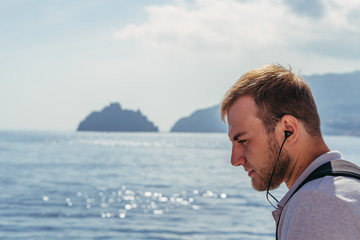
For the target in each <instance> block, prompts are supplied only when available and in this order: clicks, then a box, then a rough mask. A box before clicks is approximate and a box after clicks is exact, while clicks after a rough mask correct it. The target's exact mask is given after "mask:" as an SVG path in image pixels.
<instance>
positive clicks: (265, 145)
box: [227, 96, 290, 191]
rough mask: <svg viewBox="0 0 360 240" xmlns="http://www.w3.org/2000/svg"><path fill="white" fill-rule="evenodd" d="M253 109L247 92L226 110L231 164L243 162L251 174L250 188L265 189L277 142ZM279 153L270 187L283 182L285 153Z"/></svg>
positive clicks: (252, 102)
mask: <svg viewBox="0 0 360 240" xmlns="http://www.w3.org/2000/svg"><path fill="white" fill-rule="evenodd" d="M256 113H257V106H256V103H255V101H254V100H253V98H252V97H250V96H243V97H240V98H239V99H238V100H236V101H235V103H234V104H233V105H232V106H231V107H230V109H229V111H228V115H227V120H228V123H229V138H230V140H231V142H232V153H231V164H232V165H233V166H243V167H244V169H245V171H246V172H247V173H248V176H249V177H250V178H251V182H252V186H253V188H254V189H255V190H258V191H264V190H266V189H267V186H268V183H269V180H270V176H271V173H272V171H273V167H274V165H275V162H276V159H277V155H278V151H279V149H280V146H279V143H278V142H277V141H276V138H275V135H274V134H267V132H266V129H265V127H264V124H263V122H262V120H261V119H259V118H258V117H257V114H256ZM281 156H282V157H281V158H280V159H279V162H278V164H277V167H276V170H275V173H274V176H273V179H272V182H271V183H272V184H271V188H270V189H273V188H276V187H278V186H279V185H280V184H281V182H283V179H284V176H285V173H286V169H287V167H288V165H289V161H290V158H289V155H288V154H286V152H283V153H282V154H281Z"/></svg>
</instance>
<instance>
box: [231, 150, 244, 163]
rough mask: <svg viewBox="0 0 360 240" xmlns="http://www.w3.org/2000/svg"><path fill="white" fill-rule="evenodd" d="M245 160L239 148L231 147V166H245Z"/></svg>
mask: <svg viewBox="0 0 360 240" xmlns="http://www.w3.org/2000/svg"><path fill="white" fill-rule="evenodd" d="M245 162H246V160H245V157H244V153H243V150H242V149H240V148H239V147H234V146H233V147H232V151H231V164H232V165H233V166H235V167H237V166H243V165H244V164H245Z"/></svg>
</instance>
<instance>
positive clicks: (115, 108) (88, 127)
mask: <svg viewBox="0 0 360 240" xmlns="http://www.w3.org/2000/svg"><path fill="white" fill-rule="evenodd" d="M77 131H102V132H158V131H159V130H158V128H157V127H156V126H155V125H154V124H153V123H152V122H150V121H148V120H147V118H146V116H143V115H142V114H141V112H140V110H138V111H136V112H135V111H131V110H123V109H122V108H121V106H120V104H119V103H111V104H110V105H109V106H107V107H105V108H104V109H103V110H101V111H100V112H96V111H94V112H92V113H91V114H90V115H88V116H87V117H86V118H85V120H83V121H82V122H81V123H80V124H79V126H78V128H77Z"/></svg>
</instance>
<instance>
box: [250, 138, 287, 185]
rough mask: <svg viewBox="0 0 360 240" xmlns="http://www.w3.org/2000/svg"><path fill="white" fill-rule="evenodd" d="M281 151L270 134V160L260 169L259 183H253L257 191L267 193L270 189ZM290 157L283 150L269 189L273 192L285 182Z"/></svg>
mask: <svg viewBox="0 0 360 240" xmlns="http://www.w3.org/2000/svg"><path fill="white" fill-rule="evenodd" d="M279 150H280V145H279V144H278V143H277V141H276V139H275V137H274V135H273V134H269V136H268V158H267V159H266V162H265V164H264V167H263V168H262V169H260V171H259V172H260V173H261V175H259V178H260V179H259V181H257V182H255V181H252V186H253V188H254V189H255V190H257V191H265V190H267V188H268V185H269V181H270V178H271V174H272V172H273V169H274V166H275V163H276V160H277V157H278V154H279ZM290 160H291V158H290V156H289V154H288V153H287V152H286V151H285V150H284V149H282V151H281V154H280V157H279V161H278V163H277V164H276V167H275V171H274V175H273V177H272V179H271V184H270V187H269V189H270V190H273V189H276V188H278V187H279V186H280V184H281V183H282V182H284V179H285V176H286V172H287V169H288V167H289V164H290Z"/></svg>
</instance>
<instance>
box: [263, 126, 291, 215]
mask: <svg viewBox="0 0 360 240" xmlns="http://www.w3.org/2000/svg"><path fill="white" fill-rule="evenodd" d="M284 133H285V138H284V141H283V142H282V144H281V147H280V150H279V154H278V157H277V159H276V162H275V166H274V168H273V171H272V173H271V176H270V179H269V184H268V186H267V189H266V199H267V200H268V201H269V203H270V204H271V206H273V207H274V208H275V209H278V208H277V207H276V206H274V205H273V204H272V203H271V201H270V200H269V195H270V196H271V197H272V198H273V199H274V200H275V201H276V202H279V201H278V200H277V199H276V198H275V197H274V196H273V195H272V194H271V193H270V192H269V190H270V185H271V180H272V178H273V176H274V172H275V168H276V164H277V163H278V161H279V158H280V154H281V150H282V148H283V146H284V144H285V141H286V139H287V138H288V137H290V136H291V134H292V132H290V131H285V132H284Z"/></svg>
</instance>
